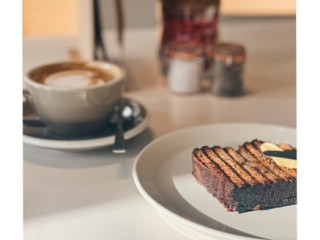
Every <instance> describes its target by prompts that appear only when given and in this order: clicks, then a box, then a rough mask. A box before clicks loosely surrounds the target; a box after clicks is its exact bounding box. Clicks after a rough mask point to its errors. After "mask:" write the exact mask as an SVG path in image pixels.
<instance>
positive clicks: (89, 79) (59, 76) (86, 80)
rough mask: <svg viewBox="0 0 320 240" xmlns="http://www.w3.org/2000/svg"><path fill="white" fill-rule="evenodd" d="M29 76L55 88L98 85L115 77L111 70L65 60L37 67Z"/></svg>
mask: <svg viewBox="0 0 320 240" xmlns="http://www.w3.org/2000/svg"><path fill="white" fill-rule="evenodd" d="M29 77H30V78H31V79H32V80H33V81H35V82H37V83H40V84H44V85H47V86H50V87H57V88H69V89H72V88H87V87H92V86H100V85H103V84H104V83H106V82H109V81H112V80H113V79H115V76H114V74H113V72H112V71H111V70H109V69H104V68H102V67H99V66H94V65H90V64H87V63H85V62H82V63H81V62H78V63H77V62H66V63H57V64H51V65H46V66H43V67H39V68H37V69H35V70H33V71H31V72H30V73H29Z"/></svg>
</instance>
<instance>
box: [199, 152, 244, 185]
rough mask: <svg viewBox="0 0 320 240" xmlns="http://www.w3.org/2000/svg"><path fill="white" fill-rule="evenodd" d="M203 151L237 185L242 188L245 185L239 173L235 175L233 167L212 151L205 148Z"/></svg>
mask: <svg viewBox="0 0 320 240" xmlns="http://www.w3.org/2000/svg"><path fill="white" fill-rule="evenodd" d="M201 150H202V152H203V153H204V154H205V155H206V156H207V157H208V158H209V159H210V160H211V161H212V162H214V163H215V164H216V165H218V166H219V168H220V170H221V171H222V172H223V173H225V174H226V175H227V176H228V177H229V179H230V180H231V181H232V182H233V183H234V184H235V185H237V186H240V187H241V186H244V185H245V182H244V181H243V180H242V179H241V177H239V175H238V174H237V173H235V171H234V170H233V169H232V167H230V166H229V165H228V164H227V163H225V162H224V161H223V160H222V159H220V158H219V157H218V156H217V155H216V154H215V153H214V152H213V151H212V149H210V148H208V147H204V148H202V149H201Z"/></svg>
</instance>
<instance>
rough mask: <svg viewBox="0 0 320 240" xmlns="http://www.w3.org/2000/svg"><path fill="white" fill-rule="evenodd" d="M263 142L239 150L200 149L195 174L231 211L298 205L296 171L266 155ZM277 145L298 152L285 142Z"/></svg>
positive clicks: (194, 166)
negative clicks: (262, 147)
mask: <svg viewBox="0 0 320 240" xmlns="http://www.w3.org/2000/svg"><path fill="white" fill-rule="evenodd" d="M263 143H264V142H262V141H258V140H254V141H252V142H251V143H245V144H243V145H242V146H240V147H239V149H238V150H234V149H232V148H230V147H227V148H221V147H219V146H215V147H212V148H209V147H202V148H200V149H198V148H196V149H194V151H193V153H192V159H193V163H192V165H193V171H192V174H193V175H194V177H195V178H196V180H197V181H198V183H199V184H201V185H203V186H204V187H205V188H206V189H207V191H208V192H209V193H211V194H213V196H214V197H216V198H217V199H218V200H219V201H220V202H221V203H222V204H223V205H224V206H225V207H226V208H227V210H228V211H237V212H239V213H243V212H248V211H254V210H264V209H271V208H277V207H283V206H288V205H292V204H296V202H297V194H296V179H297V171H296V168H293V167H291V165H290V167H288V166H287V165H281V164H279V162H280V160H283V158H282V159H275V158H272V157H270V156H267V155H265V154H264V153H263V151H262V150H261V148H260V147H261V144H263ZM274 146H275V147H276V148H278V149H279V150H280V151H284V152H286V151H289V152H292V151H296V150H295V149H294V148H292V147H291V146H290V145H288V144H284V143H281V144H279V145H274ZM276 160H279V161H276ZM284 160H285V159H284ZM294 161H296V160H294Z"/></svg>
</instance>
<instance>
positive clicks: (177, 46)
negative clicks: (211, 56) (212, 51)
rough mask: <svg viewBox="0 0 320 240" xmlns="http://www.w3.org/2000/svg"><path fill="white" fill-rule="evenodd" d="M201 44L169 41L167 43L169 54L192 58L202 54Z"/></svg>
mask: <svg viewBox="0 0 320 240" xmlns="http://www.w3.org/2000/svg"><path fill="white" fill-rule="evenodd" d="M203 54H204V50H203V46H202V44H200V43H198V42H171V43H170V44H169V56H170V57H180V58H183V59H192V58H198V57H201V56H203Z"/></svg>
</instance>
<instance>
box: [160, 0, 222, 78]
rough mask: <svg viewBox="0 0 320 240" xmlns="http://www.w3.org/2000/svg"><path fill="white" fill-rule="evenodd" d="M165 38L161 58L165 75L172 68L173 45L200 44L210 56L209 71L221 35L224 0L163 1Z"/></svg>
mask: <svg viewBox="0 0 320 240" xmlns="http://www.w3.org/2000/svg"><path fill="white" fill-rule="evenodd" d="M160 1H161V3H162V35H161V40H160V41H161V42H160V48H159V58H160V63H161V69H162V72H163V73H167V69H168V59H169V55H168V51H169V44H170V43H171V42H177V41H178V42H185V43H188V42H195V41H196V42H199V43H201V44H202V46H203V49H204V51H205V53H207V56H209V57H206V59H205V61H204V67H205V69H209V66H210V53H211V52H212V50H213V49H212V48H213V46H214V44H215V42H216V39H217V35H218V25H217V23H218V14H219V6H220V0H160Z"/></svg>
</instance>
